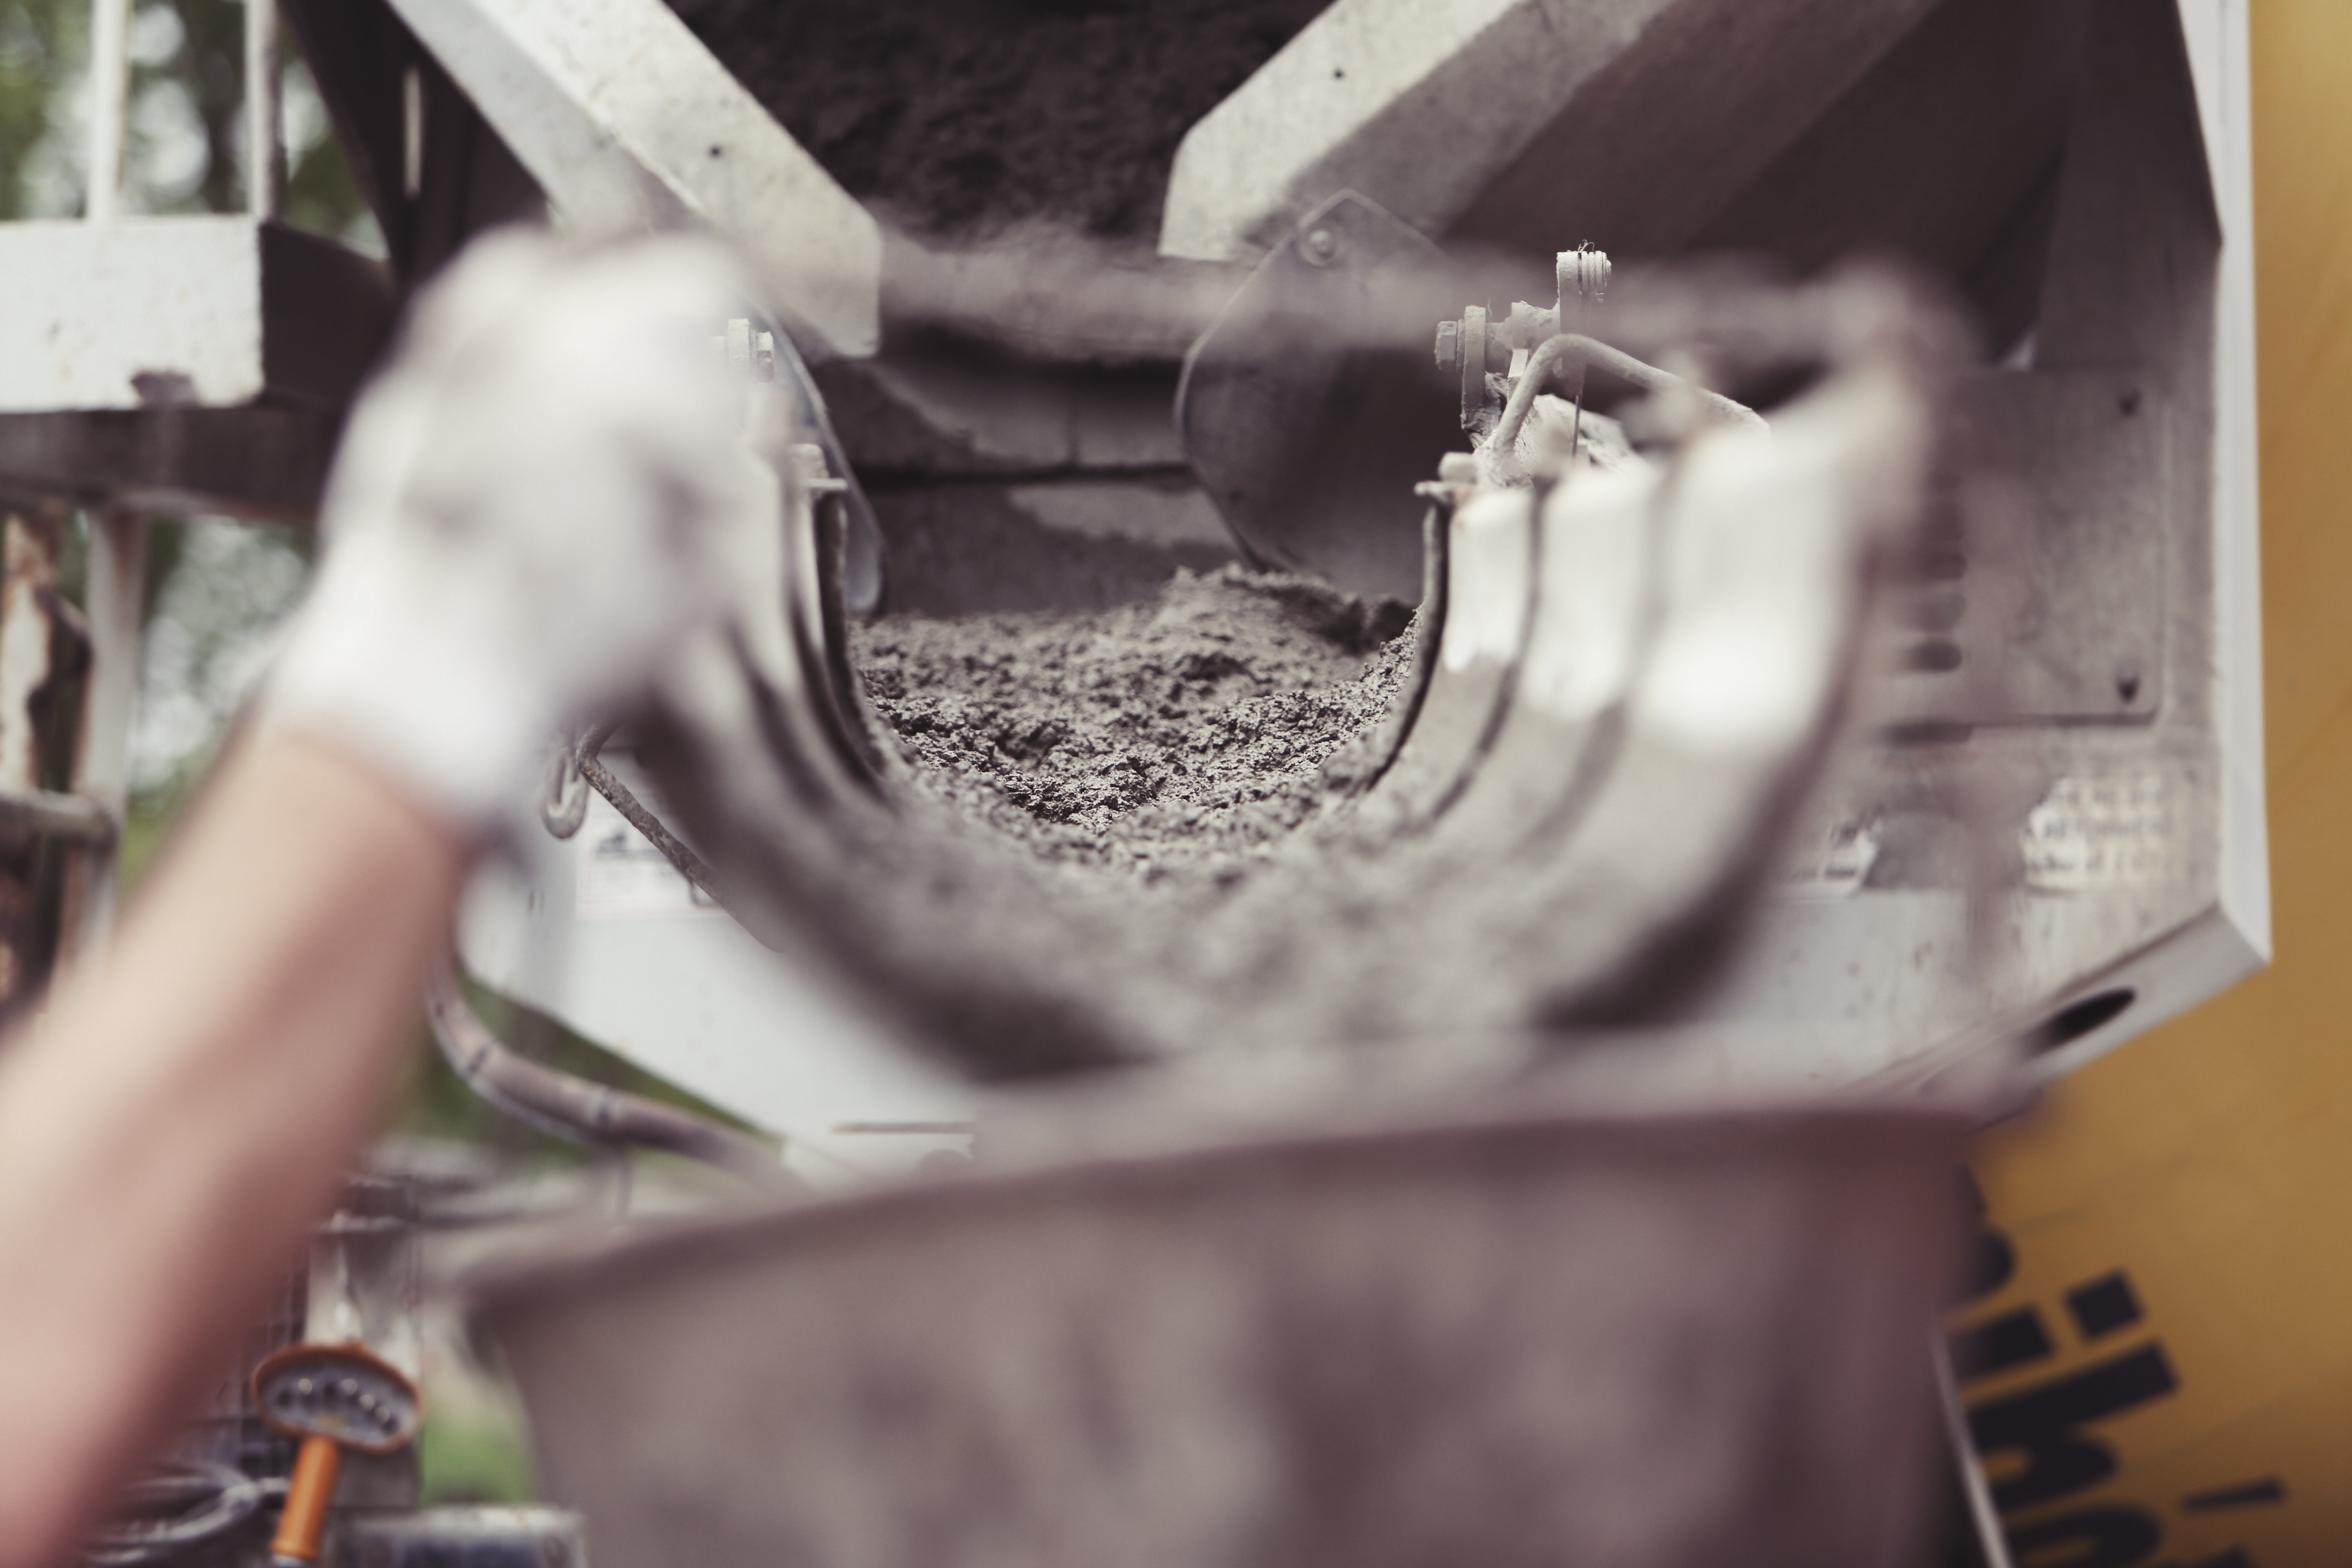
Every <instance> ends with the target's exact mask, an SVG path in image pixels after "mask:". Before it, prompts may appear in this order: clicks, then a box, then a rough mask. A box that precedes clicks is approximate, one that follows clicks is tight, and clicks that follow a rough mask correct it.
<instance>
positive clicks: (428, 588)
mask: <svg viewBox="0 0 2352 1568" xmlns="http://www.w3.org/2000/svg"><path fill="white" fill-rule="evenodd" d="M747 296H748V291H747V290H746V289H745V288H744V287H743V283H742V279H740V276H739V274H738V272H737V270H736V268H735V266H734V264H733V262H732V261H731V259H730V257H729V256H728V254H727V252H726V251H725V250H724V249H723V248H722V247H719V245H718V244H717V242H715V241H710V240H703V239H692V238H684V237H664V238H655V239H635V240H631V241H627V242H625V243H607V244H603V245H599V246H596V247H579V246H571V245H566V244H564V243H562V242H561V241H558V240H556V239H553V238H551V237H547V236H544V235H538V234H530V233H526V232H523V231H519V230H518V231H512V232H508V233H502V234H499V235H495V236H491V237H487V238H485V239H482V240H480V241H478V242H477V243H476V244H475V245H474V246H473V247H472V248H471V249H470V250H469V251H468V252H467V254H466V256H465V257H464V258H462V259H461V260H459V261H458V262H457V264H456V265H455V266H454V267H453V268H451V269H450V271H449V272H448V274H447V275H446V277H445V278H444V279H441V280H440V281H438V282H436V284H435V285H434V286H433V287H432V288H431V289H429V290H427V291H426V292H425V294H424V295H423V296H422V298H421V299H420V300H419V301H418V304H417V306H416V308H415V312H414V315H413V317H412V319H411V321H410V322H409V324H408V327H407V330H406V333H405V336H404V341H403V342H402V343H401V344H400V347H399V349H398V352H397V353H396V354H395V355H394V359H393V362H392V363H391V366H390V368H389V369H387V370H386V371H385V372H384V373H383V375H382V376H381V377H380V378H379V379H378V380H377V381H376V382H375V383H374V384H373V385H371V386H370V387H369V388H368V389H367V391H366V392H365V394H364V395H362V397H361V399H360V401H359V403H358V405H357V406H356V408H355V409H354V410H353V412H352V418H351V422H350V425H349V426H348V427H347V431H346V434H345V435H344V437H343V442H342V447H341V451H340V453H339V454H338V455H337V458H336V460H335V466H334V469H333V473H332V475H331V479H329V481H328V486H327V494H326V499H325V502H324V505H323V508H322V510H321V516H320V528H321V531H322V533H323V534H324V543H325V556H324V560H323V563H322V564H321V566H320V573H319V576H318V579H317V582H316V584H315V585H314V586H313V588H312V590H311V593H310V599H309V600H308V602H307V603H306V604H305V605H303V607H302V609H301V610H300V611H299V614H298V616H297V617H296V620H295V623H294V626H293V629H292V632H291V634H290V637H289V640H288V643H287V645H286V647H285V649H284V651H283V653H282V654H281V655H280V656H279V658H278V661H277V664H276V666H275V667H274V668H273V669H272V671H271V674H270V676H269V679H268V684H267V686H266V687H265V688H264V690H263V694H262V698H261V708H260V711H259V715H258V717H259V721H260V723H261V725H262V726H263V727H264V728H265V729H268V730H278V731H299V732H302V733H305V734H309V735H312V736H315V737H318V738H320V739H324V740H327V741H329V742H332V743H334V744H336V745H339V746H341V747H343V748H345V749H346V750H349V751H351V752H355V753H357V754H358V755H360V756H361V757H362V758H363V759H364V760H366V761H368V762H370V763H373V764H375V765H376V766H378V767H379V768H381V769H382V770H383V772H384V773H387V774H388V775H389V776H391V777H392V778H393V779H394V780H395V781H396V782H397V783H399V784H402V785H403V786H404V787H405V788H407V789H408V790H409V791H410V792H411V793H412V794H413V795H415V797H416V798H417V799H418V801H419V803H420V804H422V805H425V806H426V807H427V808H428V809H430V810H432V811H433V812H435V813H436V815H438V816H441V817H442V818H443V819H444V820H445V821H446V822H448V823H449V824H450V825H451V826H455V827H457V829H459V830H460V831H463V832H466V833H468V834H472V835H477V836H487V835H489V834H492V833H494V832H495V831H496V830H497V828H498V827H499V825H500V823H501V821H502V820H503V819H504V818H505V817H506V816H508V815H509V813H511V812H513V811H516V810H519V809H520V807H521V805H523V804H524V803H526V802H527V801H528V800H530V798H531V797H532V794H533V786H534V785H535V784H536V783H537V780H538V778H539V774H540V773H541V769H542V767H543V765H544V761H545V757H546V754H547V750H548V747H549V745H550V743H551V742H552V741H553V740H554V739H555V738H556V737H557V736H558V734H559V733H560V732H561V731H563V730H564V729H566V728H567V727H570V726H573V725H577V724H579V723H582V722H583V721H587V720H589V719H591V718H593V717H595V716H599V715H601V714H603V713H604V712H607V711H609V710H612V709H613V708H614V707H615V706H616V705H618V704H621V703H625V702H626V701H627V700H630V699H631V698H632V697H634V696H635V694H637V693H638V692H639V691H641V690H642V689H645V688H646V686H647V685H649V684H650V680H651V677H652V675H653V672H654V670H655V668H656V665H657V664H658V663H659V662H660V661H661V659H662V658H664V656H665V655H666V654H667V652H668V651H669V650H670V649H671V648H672V647H675V646H676V645H677V643H678V642H679V641H680V640H681V639H682V638H683V637H685V636H686V635H687V634H688V632H689V631H691V630H692V629H693V628H694V627H695V626H698V625H699V624H700V623H701V622H703V621H704V620H706V619H707V618H709V616H711V615H712V614H714V613H715V612H716V610H717V609H718V607H719V605H720V604H721V602H722V601H723V599H724V598H725V596H726V595H727V592H728V589H729V586H730V582H731V581H734V580H740V574H741V570H742V563H744V562H746V561H747V560H750V561H756V560H758V559H760V558H761V553H762V547H763V545H765V543H766V535H767V534H768V533H771V532H772V531H774V529H775V528H776V526H777V519H778V515H779V512H778V508H779V505H780V501H779V493H780V492H779V487H778V480H777V478H776V476H775V474H774V472H773V470H772V468H769V466H768V465H767V464H765V463H764V462H762V461H761V460H760V459H759V458H758V457H756V456H755V455H754V453H753V451H752V448H751V444H750V441H749V440H748V439H747V437H746V436H745V433H744V426H745V410H746V399H747V394H748V392H749V389H750V383H749V380H748V377H747V375H746V374H745V373H744V372H743V371H741V370H740V369H737V368H734V367H730V366H729V365H728V364H727V363H725V356H724V355H723V354H722V353H720V352H719V350H718V349H717V348H716V347H715V346H714V344H713V343H712V341H711V340H712V337H713V335H714V334H715V333H717V332H719V331H720V330H721V328H722V327H723V325H724V323H725V321H726V320H727V319H728V317H729V316H730V315H734V314H740V301H741V300H743V299H745V298H746V297H747Z"/></svg>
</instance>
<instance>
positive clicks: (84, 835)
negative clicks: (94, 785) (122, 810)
mask: <svg viewBox="0 0 2352 1568" xmlns="http://www.w3.org/2000/svg"><path fill="white" fill-rule="evenodd" d="M0 822H5V823H8V824H11V825H12V826H18V827H29V828H31V829H32V830H33V831H34V832H36V833H46V834H48V835H50V836H51V837H57V838H71V839H78V840H79V841H81V842H82V843H85V844H89V845H105V844H110V843H112V842H113V840H114V818H113V817H111V816H108V815H107V812H106V808H105V807H103V806H101V805H99V804H98V803H97V802H96V801H93V800H86V799H84V798H83V797H82V796H80V795H61V794H59V793H58V791H56V790H47V789H0Z"/></svg>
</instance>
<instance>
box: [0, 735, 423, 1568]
mask: <svg viewBox="0 0 2352 1568" xmlns="http://www.w3.org/2000/svg"><path fill="white" fill-rule="evenodd" d="M466 863H467V848H466V845H465V841H464V839H463V837H460V836H459V835H457V834H456V833H454V832H452V831H451V830H450V829H448V828H447V827H446V826H441V825H439V824H437V823H436V822H435V821H434V820H432V819H431V818H428V817H427V816H425V815H424V814H423V813H422V812H421V811H420V810H419V809H418V808H417V807H416V806H415V805H413V804H411V803H410V802H409V800H408V799H407V798H405V797H404V795H402V794H401V793H400V792H399V791H398V790H397V789H396V788H395V787H394V785H393V784H390V783H389V782H387V781H386V780H385V779H384V778H383V776H382V775H381V774H379V773H375V772H373V771H372V770H370V769H369V768H367V767H365V766H363V765H362V764H359V763H355V762H353V761H352V760H350V759H349V758H348V757H347V756H345V755H344V754H342V753H341V752H337V751H334V750H332V749H331V748H329V747H326V746H322V745H320V744H318V743H316V742H310V741H308V740H305V739H302V738H300V737H297V736H284V737H278V738H273V739H265V740H263V741H261V742H258V743H257V744H255V745H253V746H251V747H249V748H247V750H245V751H243V752H240V753H239V754H237V755H236V756H234V757H233V758H232V759H231V760H230V761H229V762H228V763H226V765H225V766H224V768H223V769H222V770H221V773H220V774H219V775H218V776H217V777H215V779H214V780H213V781H212V783H211V784H210V785H209V787H208V788H207V789H206V791H205V796H204V798H203V800H202V802H201V803H200V805H198V807H197V808H196V810H195V811H194V813H193V814H192V816H191V818H190V820H189V821H188V823H187V824H186V826H185V827H184V831H183V832H182V833H181V834H180V836H179V837H178V838H177V839H176V840H175V841H174V843H173V846H172V847H171V849H170V850H169V851H168V852H167V854H166V856H165V857H164V858H163V861H162V863H161V864H159V866H158V867H157V868H156V870H155V872H154V875H153V877H152V879H151V881H150V882H149V884H148V886H147V888H146V889H144V890H143V894H142V898H141V899H140V900H138V902H137V903H136V904H135V905H134V907H133V908H132V909H131V912H130V915H129V918H128V919H127V920H126V921H125V923H124V925H123V927H122V930H121V933H120V935H119V937H118V939H117V941H116V943H115V945H114V946H113V948H112V950H111V952H110V953H109V955H108V957H107V958H106V960H105V961H104V963H103V964H102V965H101V966H100V968H98V969H97V970H95V971H93V972H91V973H85V974H81V975H79V976H77V977H75V978H74V979H73V980H71V981H70V982H68V984H66V985H65V986H64V987H63V989H62V992H61V994H59V995H58V998H57V1000H56V1002H55V1004H54V1005H53V1006H52V1008H51V1009H50V1011H49V1012H48V1014H47V1016H46V1017H45V1018H44V1019H43V1020H42V1021H41V1022H40V1023H39V1025H37V1026H36V1027H35V1028H34V1029H33V1031H32V1032H31V1034H30V1036H29V1037H27V1038H25V1039H23V1040H21V1041H19V1042H18V1043H17V1044H16V1045H15V1046H13V1047H10V1048H9V1049H8V1050H7V1051H6V1053H5V1056H0V1340H5V1347H6V1348H5V1351H0V1366H5V1375H0V1564H6V1565H7V1568H19V1565H21V1568H51V1565H53V1564H55V1563H62V1562H65V1561H67V1560H68V1557H69V1555H70V1552H71V1548H72V1545H73V1543H74V1541H75V1539H76V1537H77V1533H78V1532H79V1531H81V1530H83V1529H85V1528H87V1527H88V1525H89V1522H90V1521H91V1518H92V1516H93V1514H94V1512H95V1511H96V1510H99V1509H100V1507H102V1505H103V1502H104V1500H105V1494H106V1491H107V1489H109V1488H110V1486H111V1485H112V1484H114V1483H115V1482H116V1481H117V1480H118V1479H120V1478H121V1475H122V1474H123V1473H124V1472H125V1471H126V1470H127V1469H128V1468H131V1466H132V1465H133V1464H135V1463H136V1462H137V1461H138V1459H139V1458H141V1457H142V1455H143V1453H144V1452H145V1450H146V1449H147V1447H149V1446H151V1445H152V1443H153V1442H154V1441H155V1440H156V1439H157V1438H159V1437H160V1436H163V1432H164V1430H165V1428H166V1427H167V1426H168V1425H169V1424H170V1423H171V1422H172V1421H173V1420H175V1419H177V1418H180V1417H184V1416H185V1415H187V1414H188V1411H189V1407H190V1405H191V1404H192V1403H193V1402H194V1400H195V1399H197V1398H198V1397H200V1395H201V1394H202V1392H203V1389H204V1385H205V1382H206V1381H207V1380H209V1379H211V1378H215V1377H218V1376H219V1375H220V1374H221V1373H222V1371H223V1369H225V1368H227V1367H229V1366H231V1365H233V1364H234V1357H235V1354H236V1346H237V1344H238V1342H240V1341H241V1340H242V1339H244V1338H245V1337H246V1335H247V1333H248V1332H249V1331H250V1330H251V1326H252V1325H253V1323H255V1322H256V1321H258V1320H259V1315H260V1313H261V1310H262V1309H263V1307H264V1306H265V1304H266V1302H267V1300H268V1294H269V1292H270V1291H271V1290H272V1289H276V1288H278V1287H279V1286H280V1285H282V1283H283V1279H284V1276H285V1272H286V1270H287V1269H288V1268H290V1267H292V1266H293V1264H294V1263H295V1262H296V1260H297V1258H298V1257H299V1252H300V1249H301V1247H302V1244H303V1241H304V1238H305V1236H306V1234H307V1229H308V1226H310V1224H311V1223H312V1222H313V1221H314V1220H316V1219H317V1218H318V1217H319V1215H320V1214H321V1213H323V1212H324V1211H325V1210H327V1209H328V1208H329V1207H331V1205H332V1203H333V1200H334V1196H335V1194H336V1192H337V1190H338V1187H339V1184H340V1183H341V1176H342V1173H343V1171H344V1170H345V1168H346V1166H347V1165H348V1163H349V1162H350V1160H351V1158H352V1153H353V1152H354V1151H355V1150H357V1149H358V1148H359V1147H360V1146H361V1144H362V1142H363V1141H364V1140H365V1138H366V1137H367V1135H368V1133H369V1132H370V1131H371V1130H373V1128H374V1127H375V1125H376V1124H377V1121H378V1119H379V1117H380V1115H381V1113H382V1108H383V1100H384V1094H385V1089H386V1086H387V1085H388V1084H389V1083H390V1082H391V1080H392V1078H393V1076H394V1069H395V1067H396V1065H397V1064H398V1062H399V1060H400V1058H401V1056H402V1054H403V1051H404V1047H406V1045H407V1044H408V1043H409V1042H410V1041H412V1040H413V1039H414V1038H415V1011H416V1008H415V997H416V992H417V985H418V982H419V980H420V979H421V977H422V976H423V974H424V973H425V968H426V966H427V964H428V963H431V962H432V961H433V960H434V959H435V958H436V957H437V956H438V952H439V949H440V945H441V944H442V942H444V941H445V940H446V930H447V926H448V921H449V914H450V910H451V907H452V904H453V901H454V900H455V897H456V894H457V889H458V886H459V884H460V881H461V879H462V878H463V875H464V872H465V868H466Z"/></svg>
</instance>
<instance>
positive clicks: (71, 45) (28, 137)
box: [0, 0, 89, 217]
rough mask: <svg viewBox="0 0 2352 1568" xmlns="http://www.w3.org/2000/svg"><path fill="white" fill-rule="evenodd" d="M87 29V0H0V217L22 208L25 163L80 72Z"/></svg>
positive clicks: (86, 40)
mask: <svg viewBox="0 0 2352 1568" xmlns="http://www.w3.org/2000/svg"><path fill="white" fill-rule="evenodd" d="M88 34H89V4H88V0H0V217H16V216H20V215H21V214H22V212H23V210H24V206H23V201H24V189H25V184H26V171H27V168H28V166H29V165H30V163H31V162H32V159H33V156H34V153H35V152H36V151H37V149H38V148H39V147H40V145H41V143H42V142H43V141H44V140H45V139H46V138H47V136H48V134H49V130H50V119H51V115H52V113H53V112H54V111H55V110H56V108H57V107H58V100H59V96H60V94H61V92H62V91H64V90H68V89H69V87H70V84H71V82H72V81H73V80H74V79H76V78H77V77H79V75H80V74H81V70H82V60H83V58H84V56H85V55H86V53H87V51H88V49H89V37H88Z"/></svg>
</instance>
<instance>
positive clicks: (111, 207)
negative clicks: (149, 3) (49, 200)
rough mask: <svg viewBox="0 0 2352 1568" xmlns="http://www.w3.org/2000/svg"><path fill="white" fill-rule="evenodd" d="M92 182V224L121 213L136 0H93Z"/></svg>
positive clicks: (87, 211) (86, 206)
mask: <svg viewBox="0 0 2352 1568" xmlns="http://www.w3.org/2000/svg"><path fill="white" fill-rule="evenodd" d="M89 88H90V92H89V192H88V195H87V196H86V197H85V198H84V201H83V205H82V213H83V216H86V217H87V218H89V221H90V222H92V223H111V222H113V221H114V219H115V218H116V217H117V216H120V215H121V210H122V128H123V125H124V123H125V121H128V120H129V118H130V112H131V0H91V5H90V10H89Z"/></svg>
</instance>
